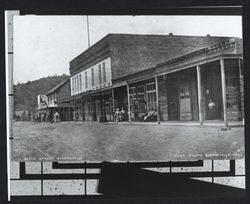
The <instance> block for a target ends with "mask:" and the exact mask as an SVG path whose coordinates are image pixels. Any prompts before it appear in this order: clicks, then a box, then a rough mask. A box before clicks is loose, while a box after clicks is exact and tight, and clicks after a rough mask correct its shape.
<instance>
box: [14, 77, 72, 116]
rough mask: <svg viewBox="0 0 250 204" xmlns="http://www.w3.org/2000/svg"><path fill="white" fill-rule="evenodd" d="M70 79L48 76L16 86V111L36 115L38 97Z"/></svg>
mask: <svg viewBox="0 0 250 204" xmlns="http://www.w3.org/2000/svg"><path fill="white" fill-rule="evenodd" d="M68 77H69V76H67V75H65V74H64V75H62V76H56V75H55V76H48V77H44V78H41V79H38V80H35V81H28V82H26V83H19V84H17V85H14V110H15V111H20V110H28V111H29V112H30V113H34V112H35V111H36V108H37V95H39V94H46V93H47V92H48V91H49V90H50V89H52V88H53V87H55V86H56V85H57V84H59V83H61V82H62V81H64V80H66V79H67V78H68Z"/></svg>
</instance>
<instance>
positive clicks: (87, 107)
mask: <svg viewBox="0 0 250 204" xmlns="http://www.w3.org/2000/svg"><path fill="white" fill-rule="evenodd" d="M86 111H87V120H86V121H89V97H88V96H87V97H86Z"/></svg>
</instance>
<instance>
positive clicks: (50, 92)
mask: <svg viewBox="0 0 250 204" xmlns="http://www.w3.org/2000/svg"><path fill="white" fill-rule="evenodd" d="M69 80H70V77H68V78H67V79H66V80H64V81H62V82H61V83H60V84H58V85H56V86H55V87H54V88H52V89H51V90H49V91H48V93H47V94H46V95H50V94H52V93H54V92H56V91H57V90H58V89H59V88H60V87H62V86H63V85H64V84H66V83H67V82H68V81H69Z"/></svg>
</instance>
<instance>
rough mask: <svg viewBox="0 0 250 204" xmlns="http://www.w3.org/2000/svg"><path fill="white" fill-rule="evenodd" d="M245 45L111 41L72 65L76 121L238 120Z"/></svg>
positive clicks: (172, 39) (161, 38)
mask: <svg viewBox="0 0 250 204" xmlns="http://www.w3.org/2000/svg"><path fill="white" fill-rule="evenodd" d="M240 78H242V43H241V40H240V39H237V38H231V37H212V36H209V35H208V36H204V37H202V36H175V35H173V34H169V35H131V34H109V35H107V36H105V37H104V38H103V39H101V40H100V41H99V42H97V43H96V44H94V45H93V46H92V47H90V48H89V49H87V50H86V51H84V52H83V53H82V54H80V55H79V56H77V57H76V58H75V59H73V60H72V61H71V62H70V85H71V89H70V93H71V97H69V98H67V99H64V100H61V102H69V103H70V104H71V105H72V106H74V112H73V119H74V120H80V121H100V122H101V121H113V120H114V112H115V110H116V109H117V108H118V109H120V110H121V109H124V110H125V111H126V112H127V113H129V114H128V116H129V117H128V120H129V121H131V120H132V121H133V120H134V121H138V120H143V118H144V116H145V114H146V113H147V112H148V111H149V110H151V109H153V110H154V111H156V112H157V114H158V117H157V118H158V122H160V121H169V120H184V121H189V120H196V121H200V123H203V121H204V120H223V119H224V120H225V121H226V122H227V121H228V120H240V119H242V117H243V115H242V114H243V113H242V112H243V111H242V110H243V97H242V95H243V89H242V85H240V84H242V82H243V80H240Z"/></svg>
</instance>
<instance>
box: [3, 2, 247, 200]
mask: <svg viewBox="0 0 250 204" xmlns="http://www.w3.org/2000/svg"><path fill="white" fill-rule="evenodd" d="M0 6H1V7H2V10H1V19H0V24H1V27H0V31H1V34H0V40H1V42H0V47H1V55H0V57H1V59H0V63H1V65H0V91H1V95H0V108H1V109H0V113H1V114H0V128H1V129H0V151H1V154H0V175H1V178H0V179H1V180H0V185H1V190H0V202H1V203H7V174H6V172H7V155H6V107H5V99H6V93H5V37H4V32H5V31H4V10H20V14H21V15H22V14H40V15H48V14H49V15H53V14H54V15H66V14H68V15H69V14H71V15H86V14H89V15H91V14H95V15H98V14H100V15H105V14H107V15H131V14H132V15H138V14H141V15H171V14H172V15H173V14H174V15H184V14H186V15H241V14H242V15H243V41H244V47H243V53H244V72H245V73H244V76H245V77H244V78H245V104H249V103H248V98H249V93H248V89H247V88H246V87H249V80H248V77H249V69H248V67H249V56H250V54H249V44H250V41H249V36H250V34H249V26H250V23H249V22H250V20H249V13H250V10H249V6H250V5H249V2H248V1H247V0H245V1H243V0H242V1H239V0H209V1H208V0H204V1H201V0H186V1H185V0H168V1H166V0H165V1H156V0H147V1H145V0H144V1H143V0H134V1H132V0H131V1H130V0H126V1H125V0H124V1H121V0H120V1H118V0H116V1H115V0H109V1H108V0H86V1H83V0H61V1H59V0H40V1H38V0H15V1H14V0H12V1H11V0H1V2H0ZM194 6H195V8H194ZM215 6H217V8H215ZM218 6H219V7H218ZM232 6H243V8H242V9H241V8H235V7H232ZM225 7H227V8H225ZM232 29H234V28H232ZM248 112H249V108H248V106H246V107H245V124H246V127H245V145H246V170H247V182H246V186H247V194H248V196H247V197H228V198H226V197H225V198H212V197H210V198H209V197H207V198H185V199H183V198H174V199H173V198H172V199H171V198H162V197H161V198H150V199H149V198H141V199H140V198H128V199H111V200H108V199H84V200H65V199H63V200H62V199H59V198H58V199H56V200H52V199H50V200H29V201H27V200H26V201H18V202H17V201H16V202H15V203H45V202H46V203H155V204H156V203H171V204H172V203H178V204H179V203H194V204H196V203H239V204H241V203H250V199H249V188H248V186H249V176H248V175H249V169H250V165H249V164H250V162H249V158H248V155H250V154H249V153H250V152H249V146H250V144H249V136H248V132H249V125H248V121H249V120H248ZM115 176H117V175H115Z"/></svg>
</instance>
